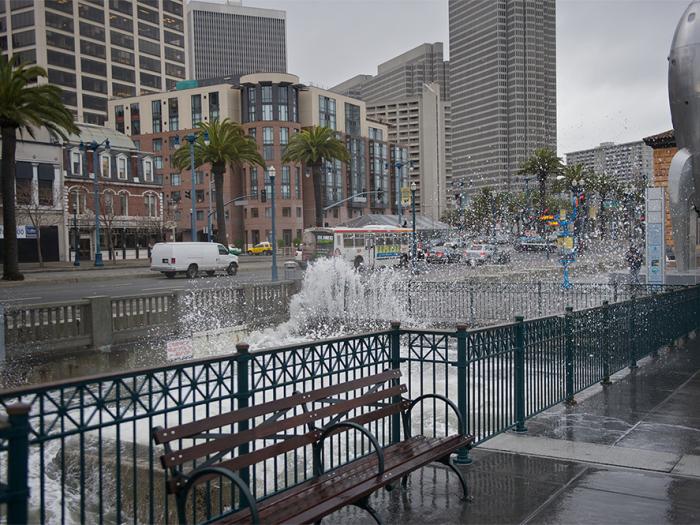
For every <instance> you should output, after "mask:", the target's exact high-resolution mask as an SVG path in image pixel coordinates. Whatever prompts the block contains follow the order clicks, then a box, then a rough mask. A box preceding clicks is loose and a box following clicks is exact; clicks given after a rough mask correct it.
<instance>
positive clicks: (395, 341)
mask: <svg viewBox="0 0 700 525" xmlns="http://www.w3.org/2000/svg"><path fill="white" fill-rule="evenodd" d="M390 348H391V368H392V369H394V370H398V369H399V368H400V367H401V323H400V322H399V321H392V322H391V341H390ZM398 384H399V381H398V378H397V379H395V380H393V381H392V386H398ZM391 402H392V403H400V402H401V395H400V394H397V395H395V396H394V398H393V399H392V400H391ZM391 442H392V443H400V442H401V414H399V413H398V412H397V413H396V414H394V415H392V416H391Z"/></svg>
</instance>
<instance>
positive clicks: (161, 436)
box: [153, 370, 401, 444]
mask: <svg viewBox="0 0 700 525" xmlns="http://www.w3.org/2000/svg"><path fill="white" fill-rule="evenodd" d="M399 377H401V371H400V370H385V371H384V372H382V373H380V374H377V375H374V376H369V377H363V378H360V379H355V380H353V381H348V382H346V383H340V384H337V385H331V386H328V387H324V388H319V389H318V390H313V391H311V392H306V393H296V394H292V395H291V396H289V397H285V398H282V399H277V400H274V401H269V402H267V403H262V404H259V405H253V406H250V407H247V408H242V409H239V410H232V411H231V412H227V413H225V414H219V415H216V416H211V417H208V418H205V419H200V420H197V421H192V422H191V423H185V424H183V425H179V426H176V427H171V428H166V429H158V430H157V431H155V432H153V439H154V441H155V442H156V443H157V444H165V443H169V442H171V441H173V440H176V439H183V438H190V437H192V436H196V435H197V434H201V433H204V432H206V431H207V430H211V429H213V428H221V427H224V426H226V425H231V424H234V423H239V422H241V421H246V420H250V419H253V418H255V417H259V416H262V415H266V414H271V413H274V412H278V411H280V410H289V409H292V408H294V407H296V406H299V405H303V404H306V403H313V402H314V401H318V400H320V399H324V398H327V397H331V396H335V395H338V394H343V393H346V392H350V391H353V390H357V389H359V388H363V387H367V386H370V385H375V384H380V383H385V382H386V381H389V380H391V379H397V378H399Z"/></svg>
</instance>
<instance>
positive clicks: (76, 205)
mask: <svg viewBox="0 0 700 525" xmlns="http://www.w3.org/2000/svg"><path fill="white" fill-rule="evenodd" d="M69 202H70V208H71V209H70V212H71V213H73V210H75V213H77V214H81V213H85V211H86V210H87V192H85V191H83V190H81V189H79V188H73V189H72V190H71V192H70V199H69Z"/></svg>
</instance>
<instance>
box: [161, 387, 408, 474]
mask: <svg viewBox="0 0 700 525" xmlns="http://www.w3.org/2000/svg"><path fill="white" fill-rule="evenodd" d="M405 392H406V386H405V385H398V386H392V387H389V388H385V389H382V390H379V391H376V392H369V393H365V394H362V395H360V396H357V397H355V398H352V399H348V400H342V401H338V402H336V403H332V404H330V405H327V406H324V407H321V408H318V409H315V410H310V411H308V412H304V413H302V414H298V415H296V416H292V417H288V418H286V419H281V420H277V421H272V422H270V423H263V424H261V425H258V426H256V427H254V428H251V429H249V430H244V431H242V432H237V433H234V434H229V435H226V436H224V437H220V438H214V439H211V440H210V441H207V442H205V443H200V444H196V445H192V446H190V447H186V448H182V449H180V450H178V451H173V452H170V453H167V454H164V455H163V456H162V457H161V462H162V464H163V466H164V467H166V468H173V467H176V466H178V465H182V464H183V463H186V462H188V461H192V460H195V459H199V458H204V457H206V456H209V455H211V454H217V453H219V452H222V451H224V450H230V449H232V448H234V447H237V446H239V445H242V444H244V443H249V442H251V441H254V440H257V439H265V438H269V437H273V436H276V435H277V434H279V433H280V432H284V431H286V430H290V429H293V428H296V427H300V426H305V425H310V424H313V423H314V422H315V421H318V420H320V419H324V418H326V417H331V416H334V415H336V414H342V413H345V412H349V411H351V410H353V409H355V408H358V407H362V406H367V405H372V404H374V403H378V402H381V401H382V400H384V399H388V398H392V397H394V396H398V395H401V394H403V393H405ZM375 411H376V410H375ZM267 449H270V452H269V453H270V454H271V455H270V456H268V457H272V455H277V454H278V453H277V452H274V450H273V447H265V448H262V449H260V450H259V452H262V451H264V450H267ZM261 459H267V457H263V458H261Z"/></svg>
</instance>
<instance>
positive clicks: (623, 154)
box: [566, 140, 654, 185]
mask: <svg viewBox="0 0 700 525" xmlns="http://www.w3.org/2000/svg"><path fill="white" fill-rule="evenodd" d="M566 163H567V164H568V165H572V164H581V165H582V166H583V167H584V168H585V169H586V170H588V171H591V172H595V173H599V174H605V175H609V176H610V177H612V178H614V179H615V180H617V181H618V182H622V183H628V182H630V183H640V184H642V185H646V184H650V183H651V181H652V178H653V176H654V150H653V149H652V148H650V147H649V146H647V145H646V144H645V143H644V142H643V141H641V140H639V141H635V142H627V143H625V144H615V143H614V142H603V143H601V144H600V146H597V147H595V148H591V149H585V150H581V151H572V152H571V153H567V154H566Z"/></svg>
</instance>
